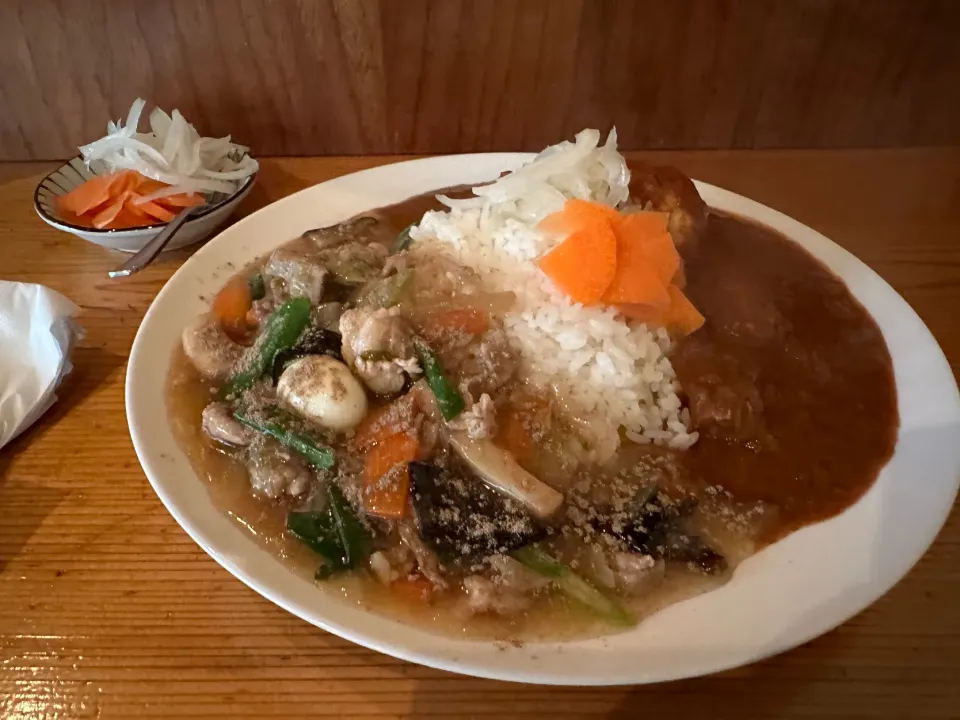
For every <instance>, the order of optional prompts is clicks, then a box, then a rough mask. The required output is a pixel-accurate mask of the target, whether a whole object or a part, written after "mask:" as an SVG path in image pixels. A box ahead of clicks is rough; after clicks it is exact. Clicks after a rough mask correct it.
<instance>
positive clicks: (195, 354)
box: [180, 313, 244, 382]
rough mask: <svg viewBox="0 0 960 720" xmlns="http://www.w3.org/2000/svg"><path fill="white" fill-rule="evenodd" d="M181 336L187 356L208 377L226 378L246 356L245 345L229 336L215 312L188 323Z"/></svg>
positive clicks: (217, 379) (198, 370)
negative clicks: (239, 343) (244, 355)
mask: <svg viewBox="0 0 960 720" xmlns="http://www.w3.org/2000/svg"><path fill="white" fill-rule="evenodd" d="M180 339H181V343H182V344H183V351H184V353H186V355H187V358H189V360H190V362H191V363H193V366H194V367H195V368H196V369H197V372H199V373H200V374H201V375H202V376H203V377H204V378H205V379H207V380H212V381H214V382H221V381H223V380H226V379H227V378H228V377H229V376H230V375H232V374H233V372H234V368H236V367H237V364H238V363H239V362H240V359H241V358H242V357H243V351H244V348H243V346H241V345H238V344H237V343H235V342H234V341H233V340H231V339H230V338H229V337H228V336H227V334H226V333H225V332H224V330H223V327H222V326H221V325H220V321H219V320H217V318H216V317H214V316H213V314H212V313H207V314H205V315H201V316H200V317H198V318H197V319H196V320H194V321H193V322H192V323H190V324H189V325H187V327H185V328H184V329H183V333H182V334H181V336H180Z"/></svg>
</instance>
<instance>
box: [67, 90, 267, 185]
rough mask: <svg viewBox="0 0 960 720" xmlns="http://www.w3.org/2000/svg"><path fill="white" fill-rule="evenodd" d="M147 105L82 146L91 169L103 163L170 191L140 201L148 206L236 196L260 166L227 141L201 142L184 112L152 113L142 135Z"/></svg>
mask: <svg viewBox="0 0 960 720" xmlns="http://www.w3.org/2000/svg"><path fill="white" fill-rule="evenodd" d="M145 106H146V101H144V100H143V99H141V98H137V99H136V100H135V101H134V103H133V105H131V106H130V112H129V113H127V120H126V122H125V123H121V121H119V120H118V121H117V122H113V121H112V120H111V121H110V122H108V123H107V134H106V135H105V136H104V137H102V138H100V139H99V140H95V141H94V142H92V143H89V144H87V145H83V146H81V147H80V154H81V155H82V156H83V160H84V162H85V163H86V164H87V165H90V163H92V162H94V161H100V162H102V163H104V164H105V165H106V167H107V169H108V170H110V171H115V170H135V171H136V172H138V173H140V174H141V175H144V176H145V177H148V178H152V179H154V180H159V181H160V182H162V183H166V184H167V185H169V186H170V187H167V188H162V189H160V190H157V191H156V192H154V193H151V194H149V195H146V196H144V197H142V198H140V199H139V200H137V201H135V202H147V201H149V200H156V199H157V198H161V197H166V196H167V195H176V194H178V193H182V192H199V193H215V192H221V193H227V194H229V193H232V192H234V191H235V190H236V189H237V188H238V187H239V186H240V184H241V183H242V182H243V181H244V180H246V179H247V178H248V177H250V176H251V175H253V173H255V172H256V171H257V168H258V167H259V166H258V164H257V161H256V160H254V159H253V158H252V157H250V155H248V154H247V150H248V149H247V148H246V147H244V146H243V145H237V144H236V143H233V142H231V141H230V136H229V135H228V136H227V137H223V138H208V137H200V133H198V132H197V131H196V128H194V127H193V125H191V124H190V123H188V122H187V121H186V119H185V118H184V117H183V115H181V114H180V111H179V110H174V111H173V114H172V115H168V114H167V113H165V112H164V111H163V110H161V109H160V108H153V110H151V111H150V115H149V118H148V121H149V124H150V132H147V133H141V132H137V128H138V126H139V125H140V116H141V115H142V114H143V109H144V107H145Z"/></svg>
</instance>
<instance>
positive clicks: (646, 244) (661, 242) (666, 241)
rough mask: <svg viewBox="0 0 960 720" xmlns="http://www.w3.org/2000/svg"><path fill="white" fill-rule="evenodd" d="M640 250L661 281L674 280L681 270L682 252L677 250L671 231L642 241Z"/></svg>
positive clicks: (668, 281)
mask: <svg viewBox="0 0 960 720" xmlns="http://www.w3.org/2000/svg"><path fill="white" fill-rule="evenodd" d="M640 252H641V253H643V255H644V257H646V258H647V261H648V262H649V263H650V267H652V268H653V270H654V272H655V273H656V274H657V277H658V278H660V282H662V283H664V284H667V283H670V282H673V279H674V278H675V277H676V276H677V272H678V271H679V270H680V253H678V252H677V247H676V245H674V244H673V238H672V237H671V236H670V233H668V232H662V233H660V234H658V235H654V236H653V237H649V238H647V239H646V240H645V241H642V242H641V243H640Z"/></svg>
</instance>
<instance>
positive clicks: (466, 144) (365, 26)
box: [0, 0, 960, 160]
mask: <svg viewBox="0 0 960 720" xmlns="http://www.w3.org/2000/svg"><path fill="white" fill-rule="evenodd" d="M138 95H141V96H144V97H146V98H148V99H149V100H151V101H154V102H156V103H158V104H159V105H161V106H163V107H166V108H168V109H171V108H172V107H173V106H176V107H179V108H180V110H181V111H182V112H183V113H184V114H185V115H186V116H187V118H188V119H191V120H192V121H193V122H194V123H195V124H196V125H198V127H199V129H200V130H201V131H202V132H204V133H206V134H213V135H220V134H226V133H228V132H232V133H233V136H234V138H235V139H237V140H238V141H241V142H245V143H247V144H249V145H251V146H252V147H253V148H254V152H255V153H257V154H260V155H280V154H282V155H319V154H359V153H427V152H464V151H484V150H494V149H497V150H507V149H535V148H540V147H542V146H544V145H546V144H548V143H551V142H555V141H557V140H559V139H561V138H563V137H569V136H570V135H572V134H573V133H574V132H576V131H577V130H578V129H580V128H582V127H585V126H597V127H603V128H606V127H609V126H610V125H611V124H616V126H617V128H618V130H619V132H620V136H621V141H622V145H623V147H625V148H628V149H639V148H732V147H737V148H742V147H750V148H770V147H883V146H907V145H946V144H960V0H59V1H58V0H0V160H28V159H53V158H61V157H67V156H70V155H72V154H73V153H74V152H75V148H76V145H78V144H80V143H82V142H85V141H88V140H90V139H92V138H95V137H98V136H100V135H101V134H102V133H103V129H104V125H105V122H106V120H107V118H108V117H111V116H112V117H118V116H120V115H122V114H124V113H125V112H126V109H127V108H128V107H129V104H130V102H131V101H132V100H133V99H134V98H135V97H136V96H138Z"/></svg>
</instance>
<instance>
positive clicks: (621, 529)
mask: <svg viewBox="0 0 960 720" xmlns="http://www.w3.org/2000/svg"><path fill="white" fill-rule="evenodd" d="M696 506H697V503H696V500H694V499H692V498H685V499H684V500H681V501H680V502H676V503H668V502H664V500H663V498H662V496H661V495H660V493H659V491H658V489H657V487H656V485H648V486H646V487H643V488H640V490H639V491H638V492H637V495H636V496H635V497H634V499H633V500H632V501H631V503H630V505H629V507H628V509H627V513H628V515H629V516H630V519H629V520H628V521H627V522H613V521H612V520H611V519H610V518H609V517H607V518H601V519H599V520H597V521H595V523H594V525H595V527H596V528H597V529H598V530H601V531H602V532H605V533H609V534H610V535H613V536H614V537H617V538H619V539H620V540H622V541H623V542H624V543H626V545H627V546H628V547H629V548H630V549H631V550H633V551H634V552H638V553H641V554H642V555H651V556H652V557H654V558H656V559H658V560H659V559H660V558H663V559H664V560H671V561H674V562H683V563H689V564H693V565H695V566H697V567H698V568H700V570H702V571H703V572H705V573H707V574H710V575H712V574H715V573H719V572H723V571H724V570H725V569H726V567H727V561H726V559H725V558H724V557H723V555H721V554H720V553H718V552H717V551H716V550H714V549H713V548H711V547H710V546H709V545H707V544H706V543H705V542H704V541H703V540H702V539H701V538H700V537H699V536H698V535H694V534H691V533H689V532H686V531H685V530H684V529H683V527H682V525H683V519H684V518H685V517H687V516H688V515H689V514H690V513H691V512H692V511H693V509H694V508H695V507H696Z"/></svg>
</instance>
